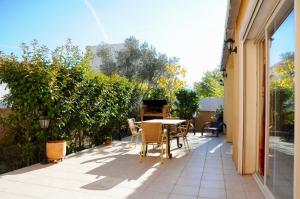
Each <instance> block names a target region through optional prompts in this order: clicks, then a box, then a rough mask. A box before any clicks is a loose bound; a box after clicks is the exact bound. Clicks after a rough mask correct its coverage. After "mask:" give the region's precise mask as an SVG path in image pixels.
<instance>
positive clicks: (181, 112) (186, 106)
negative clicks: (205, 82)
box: [175, 89, 199, 119]
mask: <svg viewBox="0 0 300 199" xmlns="http://www.w3.org/2000/svg"><path fill="white" fill-rule="evenodd" d="M175 106H176V113H175V114H176V115H177V116H179V117H180V118H184V119H192V118H193V115H194V113H195V112H196V111H197V110H198V108H199V98H198V96H197V93H196V92H195V91H193V90H188V89H181V90H179V91H178V92H177V93H176V101H175Z"/></svg>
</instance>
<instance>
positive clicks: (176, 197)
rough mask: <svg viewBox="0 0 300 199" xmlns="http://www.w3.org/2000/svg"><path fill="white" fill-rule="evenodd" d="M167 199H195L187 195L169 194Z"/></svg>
mask: <svg viewBox="0 0 300 199" xmlns="http://www.w3.org/2000/svg"><path fill="white" fill-rule="evenodd" d="M169 199H197V197H196V196H188V195H178V194H171V195H170V196H169Z"/></svg>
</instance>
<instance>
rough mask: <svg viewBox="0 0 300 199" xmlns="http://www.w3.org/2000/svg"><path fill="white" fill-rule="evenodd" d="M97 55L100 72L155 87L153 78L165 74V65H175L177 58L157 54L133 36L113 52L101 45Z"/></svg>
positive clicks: (151, 47)
mask: <svg viewBox="0 0 300 199" xmlns="http://www.w3.org/2000/svg"><path fill="white" fill-rule="evenodd" d="M97 55H98V56H99V57H101V60H102V64H101V65H100V66H99V67H100V71H101V72H103V73H104V74H106V75H109V76H110V75H112V74H119V75H121V76H123V77H126V78H128V79H129V80H135V81H137V82H140V83H146V84H148V85H149V86H154V87H155V86H157V83H156V81H155V80H154V78H156V77H159V76H160V75H161V74H163V73H164V72H165V67H166V65H167V64H171V63H173V64H174V63H177V61H178V59H177V58H170V59H169V58H168V57H167V56H166V55H165V54H161V53H157V52H156V49H155V48H154V47H153V46H150V45H149V44H148V43H147V42H144V43H142V44H140V42H139V41H138V40H137V39H136V38H135V37H133V36H131V37H129V38H127V39H126V40H125V42H124V48H123V49H121V50H120V51H118V52H113V51H112V49H111V47H110V46H109V45H107V44H103V45H101V46H100V47H99V48H98V52H97Z"/></svg>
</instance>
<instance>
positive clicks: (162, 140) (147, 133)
mask: <svg viewBox="0 0 300 199" xmlns="http://www.w3.org/2000/svg"><path fill="white" fill-rule="evenodd" d="M141 128H142V131H141V134H142V145H141V153H140V161H142V158H143V157H145V156H146V150H147V146H148V145H153V146H154V145H160V146H161V151H160V156H161V162H162V163H163V159H164V154H166V151H167V144H168V142H167V132H166V130H163V129H162V124H161V123H149V122H142V124H141ZM164 145H165V146H166V147H164Z"/></svg>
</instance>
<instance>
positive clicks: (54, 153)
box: [46, 140, 67, 162]
mask: <svg viewBox="0 0 300 199" xmlns="http://www.w3.org/2000/svg"><path fill="white" fill-rule="evenodd" d="M66 148H67V144H66V141H65V140H52V141H47V143H46V154H47V159H48V161H49V162H53V161H59V160H60V161H62V159H63V158H64V157H65V155H66Z"/></svg>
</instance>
